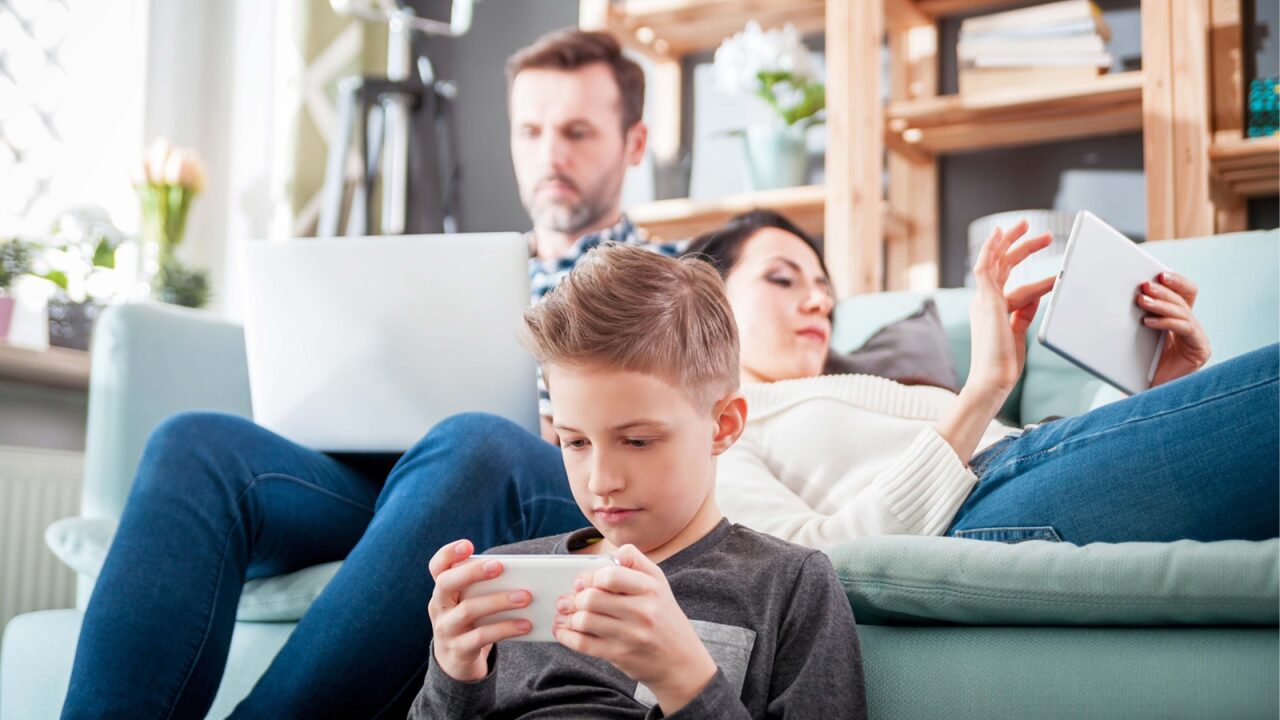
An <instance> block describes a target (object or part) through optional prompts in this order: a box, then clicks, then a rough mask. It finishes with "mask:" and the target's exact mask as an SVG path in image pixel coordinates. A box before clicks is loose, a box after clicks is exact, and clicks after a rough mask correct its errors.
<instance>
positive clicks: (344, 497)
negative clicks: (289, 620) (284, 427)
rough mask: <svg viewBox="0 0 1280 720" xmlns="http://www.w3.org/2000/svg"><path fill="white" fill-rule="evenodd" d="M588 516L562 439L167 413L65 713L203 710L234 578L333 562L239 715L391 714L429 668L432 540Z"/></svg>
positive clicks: (118, 542) (503, 427)
mask: <svg viewBox="0 0 1280 720" xmlns="http://www.w3.org/2000/svg"><path fill="white" fill-rule="evenodd" d="M384 481H385V482H384ZM586 524H587V522H586V520H585V518H583V516H582V513H581V512H580V511H579V510H578V507H577V505H576V504H575V503H574V501H573V498H572V496H571V494H570V492H569V486H568V481H567V479H566V477H565V474H564V467H563V464H562V462H561V459H560V452H559V450H558V448H555V447H554V446H552V445H550V444H548V443H546V442H543V441H542V440H541V439H539V438H537V437H535V436H533V435H531V434H529V433H527V432H525V431H523V430H522V429H520V428H519V427H518V426H516V425H514V424H512V423H509V422H507V421H505V420H502V419H500V418H496V417H493V416H488V415H462V416H458V417H454V418H451V419H449V420H446V421H445V422H443V423H441V424H439V425H437V426H436V427H435V428H434V429H433V430H432V431H431V433H430V434H428V435H427V437H426V438H424V439H423V440H422V441H420V442H419V443H418V444H417V445H416V446H415V447H413V448H412V449H411V450H409V451H408V452H407V453H405V454H404V455H403V456H402V457H400V458H399V459H398V461H397V459H396V458H395V457H394V456H390V457H378V456H356V457H331V456H327V455H324V454H322V453H318V452H315V451H312V450H307V449H305V448H302V447H299V446H298V445H295V444H294V443H291V442H289V441H287V440H285V439H283V438H281V437H279V436H277V435H275V434H273V433H271V432H269V431H267V430H264V429H263V428H261V427H258V426H256V425H254V424H253V423H251V422H249V421H248V420H245V419H243V418H239V417H234V416H230V415H221V414H212V413H187V414H182V415H178V416H175V417H173V418H170V419H169V420H166V421H165V422H164V423H162V424H161V425H160V426H159V427H158V428H157V429H156V430H155V432H154V433H153V434H152V436H151V437H150V439H149V441H148V444H147V447H146V450H145V452H144V454H143V458H142V461H141V464H140V466H139V468H138V474H137V477H136V480H135V482H134V485H133V488H132V490H131V492H130V496H129V500H128V503H127V505H126V506H125V511H124V514H123V516H122V517H121V519H120V527H119V530H118V531H117V533H116V537H115V541H114V543H113V544H112V547H111V551H110V553H109V554H108V556H107V560H106V563H105V565H104V566H103V568H102V573H101V575H100V577H99V578H98V582H97V586H96V588H95V590H94V593H93V596H92V598H91V600H90V602H89V607H88V609H87V611H86V613H85V618H84V625H83V630H82V631H81V635H80V644H79V647H78V649H77V651H76V659H75V667H74V669H73V671H72V675H71V686H70V690H69V693H68V697H67V701H66V704H65V706H64V708H63V717H65V718H81V717H93V718H106V717H110V718H199V717H204V715H205V713H206V712H207V710H208V708H209V706H210V704H211V703H212V702H213V697H214V695H215V693H216V691H217V689H218V684H219V681H220V680H221V678H222V672H223V667H224V665H225V663H226V658H227V652H228V648H229V645H230V641H231V633H232V629H233V627H234V624H235V614H236V606H237V603H238V600H239V597H240V589H241V586H242V585H243V584H244V582H245V581H246V580H251V579H253V578H259V577H266V576H271V575H278V574H281V573H287V572H291V571H294V570H299V569H301V568H304V567H308V566H311V565H315V564H318V563H324V562H330V561H333V560H342V559H343V558H346V562H345V563H344V564H343V566H342V569H341V570H340V571H339V572H338V574H337V575H336V576H335V577H334V578H333V580H332V581H331V582H330V584H329V585H328V587H326V588H325V590H324V592H323V593H322V594H321V595H320V597H318V598H317V599H316V601H315V603H314V604H313V605H312V606H311V608H310V610H308V611H307V613H306V615H305V616H304V617H303V618H302V620H301V621H300V622H299V623H298V626H297V629H296V630H294V632H293V634H292V635H291V636H290V638H289V640H288V642H287V643H286V644H285V646H284V648H283V649H282V650H281V651H280V654H279V655H278V656H277V657H276V658H275V660H274V661H272V663H271V666H270V667H269V668H268V669H267V671H266V673H265V674H264V675H263V676H262V679H261V680H260V681H259V682H258V684H257V685H256V687H255V688H254V689H253V691H252V692H251V693H250V695H249V696H248V697H247V698H246V699H245V700H244V701H243V702H242V703H241V704H240V706H239V707H238V708H237V709H236V713H235V715H236V716H238V717H262V718H304V717H305V718H319V717H351V718H356V717H365V718H369V717H399V718H403V717H404V716H405V715H406V713H407V712H408V706H409V704H410V703H411V702H412V700H413V698H414V696H415V695H417V692H418V690H419V689H420V687H421V684H422V676H423V673H424V672H425V671H426V663H427V658H428V652H429V644H430V640H431V622H430V618H429V617H428V616H427V602H428V600H429V599H430V598H431V591H432V587H433V582H432V580H431V575H430V574H429V573H428V571H427V562H428V561H429V560H430V559H431V556H432V555H433V554H434V553H435V552H436V550H437V549H439V548H440V547H441V546H443V545H445V544H446V543H448V542H449V541H450V540H455V539H458V538H468V539H470V540H472V541H473V542H474V543H475V544H476V546H477V547H478V548H480V549H482V550H483V549H485V548H488V547H492V546H494V545H500V544H504V543H508V542H514V541H517V540H524V539H528V538H534V537H540V536H544V535H552V534H556V533H562V532H568V531H570V530H574V529H577V528H581V527H584V526H585V525H586Z"/></svg>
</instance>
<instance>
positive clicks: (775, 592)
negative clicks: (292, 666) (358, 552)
mask: <svg viewBox="0 0 1280 720" xmlns="http://www.w3.org/2000/svg"><path fill="white" fill-rule="evenodd" d="M599 536H600V535H599V532H597V531H596V530H595V529H594V528H586V529H584V530H579V531H577V532H574V533H570V534H568V535H558V536H553V537H547V538H540V539H537V540H529V541H526V542H521V543H515V544H513V545H507V546H504V547H500V548H493V550H492V551H491V552H494V553H499V552H500V553H509V554H512V553H524V554H544V553H555V554H564V553H568V552H571V551H572V550H573V549H577V548H580V547H582V546H583V545H585V544H586V543H587V542H588V541H589V540H590V539H592V538H598V537H599ZM659 567H661V568H662V571H663V572H664V573H665V574H666V576H667V582H668V583H670V585H671V590H672V592H673V593H674V594H675V597H676V600H677V602H679V603H680V607H681V609H683V610H684V613H685V615H686V616H688V617H689V619H690V620H691V621H693V625H694V627H695V629H696V630H697V632H698V635H699V637H701V638H702V642H703V644H704V645H705V646H706V648H707V650H708V651H709V652H710V653H711V656H712V658H714V659H715V661H716V664H717V665H718V666H719V672H718V673H717V674H716V676H715V678H714V679H712V681H711V683H710V684H709V685H708V686H707V687H706V689H704V690H703V691H702V693H701V694H700V695H698V697H696V698H695V699H694V700H693V702H691V703H689V704H688V705H686V706H685V707H683V708H680V710H679V711H678V712H676V713H674V714H671V715H665V716H664V715H663V713H662V710H661V708H659V707H658V706H657V705H656V704H655V699H654V696H653V694H652V693H651V692H650V691H649V689H648V688H646V687H644V686H643V685H637V683H636V682H635V681H634V680H631V679H630V678H628V677H627V676H626V675H624V674H623V673H622V672H621V671H619V670H618V669H617V668H615V667H613V666H612V665H610V664H609V663H607V662H605V661H603V660H598V659H596V658H592V657H588V656H586V655H582V654H579V653H577V652H574V651H572V650H569V649H568V648H565V647H563V646H561V645H559V644H556V643H523V642H503V643H499V644H498V646H497V647H495V648H494V649H493V651H492V652H491V653H490V656H489V658H490V668H491V670H490V672H489V675H488V676H486V677H485V678H484V679H483V680H479V681H476V682H458V681H456V680H454V679H453V678H450V677H449V676H448V675H446V674H445V673H444V672H443V671H442V670H441V669H440V667H439V666H438V665H437V664H436V662H435V656H434V654H433V655H432V658H431V662H430V665H429V666H428V670H427V676H426V680H425V682H424V684H423V688H422V691H421V692H420V693H419V694H418V697H417V699H416V700H415V701H414V704H413V709H412V711H411V712H410V713H409V717H410V718H517V717H519V718H578V717H581V718H588V717H589V718H660V717H671V718H676V717H679V718H765V717H769V718H783V717H786V718H823V719H826V718H836V717H839V718H866V702H865V695H864V691H863V684H862V663H861V656H860V655H859V651H858V638H857V635H856V634H855V632H854V622H853V612H852V611H851V610H850V608H849V601H848V600H847V599H846V598H845V594H844V591H843V590H842V589H841V587H840V583H839V581H838V580H837V579H836V574H835V570H834V569H833V568H832V567H831V561H830V560H828V559H827V556H826V555H824V554H823V553H822V552H820V551H817V550H812V549H809V548H803V547H800V546H798V545H793V544H791V543H788V542H784V541H782V540H778V539H776V538H773V537H771V536H768V535H763V534H760V533H757V532H755V531H753V530H750V529H748V528H745V527H742V526H740V525H730V524H729V523H728V521H721V522H720V524H719V525H718V526H717V527H716V528H715V529H714V530H712V531H711V532H710V533H708V534H707V536H706V537H704V538H702V539H701V540H699V541H698V542H696V543H694V544H693V545H691V546H689V547H688V548H685V549H684V550H682V551H680V552H679V553H677V554H675V555H673V556H672V557H670V558H667V559H666V560H665V561H663V562H662V563H660V564H659Z"/></svg>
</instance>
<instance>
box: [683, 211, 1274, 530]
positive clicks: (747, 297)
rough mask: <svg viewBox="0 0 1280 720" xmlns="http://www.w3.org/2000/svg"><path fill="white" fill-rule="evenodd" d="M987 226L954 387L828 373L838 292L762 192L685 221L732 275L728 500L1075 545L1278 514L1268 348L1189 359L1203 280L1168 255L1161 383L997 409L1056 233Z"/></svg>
mask: <svg viewBox="0 0 1280 720" xmlns="http://www.w3.org/2000/svg"><path fill="white" fill-rule="evenodd" d="M1025 232H1026V225H1025V224H1019V225H1018V226H1015V227H1014V228H1013V229H1012V230H1010V231H1009V232H1007V233H1006V232H1001V231H1000V230H996V232H995V233H993V235H992V236H991V238H989V239H988V240H987V242H986V243H985V244H984V245H983V247H982V250H981V252H980V254H979V258H978V260H977V263H976V264H975V267H974V275H975V279H976V281H977V289H976V292H975V294H974V298H973V303H972V306H971V311H970V321H971V326H972V327H971V335H972V363H971V368H972V369H971V370H970V374H969V378H968V380H967V382H966V383H965V385H964V387H963V388H962V389H961V391H960V393H959V394H958V395H956V394H953V393H951V392H950V391H947V390H944V389H941V388H935V387H908V386H905V385H900V384H898V383H895V382H893V381H891V380H886V379H883V378H874V377H869V376H854V375H842V376H824V377H819V373H820V372H821V371H822V367H823V364H824V361H825V360H826V357H827V352H828V347H829V339H830V336H831V328H832V319H831V315H832V308H833V304H834V300H833V296H832V292H831V285H830V282H829V281H828V279H827V272H826V268H825V267H824V266H823V263H822V259H821V256H820V254H819V253H818V251H817V249H816V247H815V245H814V243H813V241H811V240H810V239H809V238H807V237H806V236H805V235H804V233H803V232H802V231H801V230H800V229H799V228H797V227H795V226H794V225H793V224H791V223H790V222H789V221H787V220H786V219H785V218H783V217H782V216H780V215H778V214H776V213H772V212H766V211H756V212H752V213H748V214H746V215H742V216H739V217H737V218H734V219H733V220H731V221H730V223H729V224H728V226H727V227H726V228H724V229H722V230H720V231H718V232H715V233H711V234H709V235H707V236H704V237H702V238H699V239H698V240H696V241H695V242H694V243H693V245H692V246H691V248H690V252H696V253H700V254H701V255H703V256H704V257H705V258H706V259H707V260H708V261H710V262H711V263H713V264H714V265H716V267H717V268H718V269H719V270H720V271H721V273H722V275H724V276H725V286H726V291H727V293H728V296H729V301H730V304H731V305H732V306H733V309H734V314H735V317H736V319H737V321H738V326H739V335H740V338H741V343H742V351H741V367H740V372H741V376H742V381H743V392H744V393H745V395H746V396H747V406H748V408H749V411H748V417H749V419H748V427H747V430H746V432H745V433H744V434H743V436H742V439H741V441H739V443H738V444H737V445H735V446H734V447H733V448H732V449H731V450H729V451H728V452H727V453H725V454H724V455H723V456H722V457H721V459H720V462H719V466H718V467H719V480H718V485H719V487H718V489H717V493H716V494H717V498H718V500H719V502H720V503H721V506H722V508H723V510H724V512H725V515H726V516H728V517H729V518H731V519H733V520H735V521H737V522H741V523H743V524H745V525H748V526H750V527H753V528H755V529H757V530H760V531H764V532H768V533H771V534H773V535H777V536H779V537H782V538H784V539H787V540H791V541H793V542H798V543H802V544H806V545H810V546H815V547H829V546H831V545H834V544H836V543H840V542H844V541H847V540H852V539H854V538H857V537H862V536H867V535H880V534H923V535H941V534H944V533H945V534H949V535H954V536H957V537H970V538H979V539H988V540H1002V541H1006V542H1017V541H1020V540H1028V539H1050V540H1065V541H1067V542H1072V543H1076V544H1084V543H1090V542H1121V541H1170V540H1177V539H1184V538H1187V539H1195V540H1206V541H1207V540H1220V539H1229V538H1238V539H1263V538H1269V537H1274V536H1276V535H1277V533H1278V527H1277V515H1278V512H1277V508H1278V506H1280V501H1278V499H1277V481H1276V479H1277V474H1278V467H1277V422H1278V419H1277V404H1278V403H1277V350H1276V348H1275V347H1274V346H1273V347H1270V348H1264V349H1262V350H1258V351H1255V352H1253V353H1249V354H1247V355H1244V356H1242V357H1239V358H1235V359H1233V360H1230V361H1227V362H1224V363H1222V364H1220V365H1217V366H1216V367H1213V368H1209V369H1205V370H1199V368H1201V367H1202V366H1203V365H1204V364H1205V362H1206V361H1207V360H1208V358H1209V342H1208V339H1207V337H1206V336H1205V333H1204V330H1203V329H1202V328H1201V326H1200V323H1199V322H1198V321H1197V320H1196V319H1195V316H1194V315H1193V314H1192V311H1191V306H1192V304H1193V303H1194V301H1195V296H1196V288H1195V286H1194V285H1193V284H1192V283H1191V282H1190V281H1189V280H1187V279H1185V278H1182V277H1180V276H1177V275H1174V274H1173V273H1164V274H1162V275H1161V277H1160V278H1159V279H1158V280H1156V281H1154V282H1151V283H1148V284H1146V285H1144V286H1143V287H1142V288H1141V290H1140V292H1139V294H1138V296H1137V302H1138V303H1139V305H1140V306H1142V307H1143V308H1144V309H1145V310H1146V311H1147V312H1148V315H1147V317H1146V318H1145V320H1144V322H1145V323H1146V324H1147V326H1148V327H1152V328H1156V329H1159V330H1161V331H1164V332H1166V333H1167V334H1168V335H1167V338H1166V342H1165V347H1164V351H1163V353H1162V355H1161V358H1160V360H1159V365H1158V368H1157V372H1156V375H1155V380H1154V383H1153V385H1154V387H1153V388H1152V389H1151V390H1149V391H1147V392H1144V393H1141V394H1139V395H1136V396H1133V397H1130V398H1127V399H1125V400H1122V401H1119V402H1116V403H1113V404H1110V405H1107V406H1104V407H1101V408H1098V409H1096V410H1093V411H1090V412H1088V413H1085V414H1083V415H1080V416H1077V417H1073V418H1068V419H1060V420H1055V421H1052V422H1048V423H1045V424H1042V425H1038V426H1031V427H1028V428H1025V429H1018V428H1013V427H1009V426H1006V425H1003V424H1001V423H999V422H997V421H995V416H996V413H997V411H998V410H999V408H1000V407H1001V405H1003V404H1004V401H1005V399H1006V398H1007V397H1008V395H1009V393H1010V391H1011V390H1012V389H1013V387H1014V385H1015V384H1016V383H1017V381H1018V378H1019V376H1020V375H1021V374H1022V369H1023V365H1024V363H1025V359H1026V358H1025V353H1026V341H1025V339H1026V332H1027V328H1028V326H1029V325H1030V323H1031V322H1032V320H1033V319H1034V318H1035V314H1036V309H1037V307H1038V306H1039V302H1040V299H1041V298H1042V297H1043V296H1044V295H1045V293H1047V292H1048V291H1049V290H1050V289H1052V287H1053V280H1054V279H1053V278H1046V279H1045V280H1042V281H1039V282H1035V283H1031V284H1029V285H1026V286H1023V287H1020V288H1016V289H1013V290H1010V291H1009V292H1007V293H1006V292H1004V290H1003V288H1004V285H1005V281H1006V280H1007V279H1008V277H1009V272H1010V270H1012V268H1013V267H1014V266H1016V265H1017V264H1018V263H1020V262H1022V261H1023V260H1025V259H1026V258H1027V257H1028V256H1029V255H1031V254H1032V253H1034V252H1036V251H1037V250H1040V249H1043V248H1044V247H1047V246H1048V245H1049V243H1050V242H1051V238H1050V236H1048V235H1042V236H1039V237H1035V238H1031V239H1028V240H1023V241H1022V242H1020V243H1019V242H1018V241H1019V239H1020V238H1021V236H1022V235H1023V234H1024V233H1025Z"/></svg>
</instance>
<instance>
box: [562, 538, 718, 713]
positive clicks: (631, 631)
mask: <svg viewBox="0 0 1280 720" xmlns="http://www.w3.org/2000/svg"><path fill="white" fill-rule="evenodd" d="M614 557H616V558H617V559H618V562H619V563H620V564H619V565H617V566H613V567H607V568H604V569H602V570H597V571H595V572H594V573H591V574H589V575H586V576H583V577H581V578H578V579H577V580H576V581H575V582H574V593H573V594H572V595H569V596H566V597H562V598H560V601H559V603H558V609H559V611H560V613H559V615H557V616H556V626H555V636H556V640H558V641H559V642H560V644H561V645H564V646H565V647H567V648H570V649H572V650H577V651H578V652H580V653H583V654H585V655H590V656H592V657H597V658H600V659H601V660H605V661H607V662H609V663H610V664H612V665H613V666H614V667H616V668H618V669H619V670H621V671H622V672H623V673H625V674H626V675H627V677H629V678H631V679H632V680H635V681H636V682H640V683H644V684H645V685H647V686H648V687H649V689H650V690H652V691H653V694H654V697H656V698H657V699H658V705H659V707H661V708H662V712H663V713H664V714H666V715H670V714H671V713H673V712H675V711H676V710H678V709H680V708H682V707H684V706H685V705H687V704H688V703H689V702H690V701H691V700H693V699H694V698H695V697H697V696H698V693H700V692H702V690H703V688H705V687H706V686H707V684H708V683H709V682H711V679H712V678H713V677H715V674H716V663H715V661H714V660H712V659H711V654H710V653H709V652H707V648H706V647H705V646H704V645H703V644H702V640H701V639H700V638H699V637H698V634H697V633H696V632H695V631H694V629H693V624H692V623H690V622H689V618H687V617H685V614H684V612H683V611H682V610H681V609H680V605H679V604H678V603H677V602H676V599H675V596H674V595H672V593H671V586H670V585H668V584H667V578H666V576H665V575H663V574H662V569H661V568H659V567H658V566H657V565H655V564H654V563H653V561H651V560H649V558H647V557H645V556H644V554H643V553H641V552H640V551H639V550H637V549H636V548H635V546H634V545H623V546H622V547H621V548H618V551H617V552H616V553H614Z"/></svg>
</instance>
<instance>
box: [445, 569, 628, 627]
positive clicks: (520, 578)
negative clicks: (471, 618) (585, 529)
mask: <svg viewBox="0 0 1280 720" xmlns="http://www.w3.org/2000/svg"><path fill="white" fill-rule="evenodd" d="M490 560H497V561H499V562H501V563H502V574H500V575H498V577H495V578H491V579H489V580H482V581H480V582H478V583H475V584H474V585H471V586H470V587H468V588H467V589H466V590H464V591H463V592H462V599H463V600H466V599H468V598H473V597H479V596H481V595H490V594H492V593H497V592H513V591H516V590H528V591H529V594H530V595H532V596H533V601H532V602H531V603H529V605H527V606H525V607H522V608H519V609H516V610H506V611H503V612H500V613H495V614H493V615H490V616H489V617H487V618H485V619H483V620H481V621H480V624H481V625H490V624H492V623H496V622H501V621H503V620H517V619H524V620H528V621H529V622H531V623H533V629H532V630H530V631H529V632H528V633H527V634H525V635H521V636H519V637H514V638H509V639H510V640H519V641H523V642H555V641H556V639H555V636H554V635H552V634H551V629H552V623H554V622H555V619H556V601H557V600H558V599H559V598H560V596H561V595H568V594H569V593H571V592H573V580H574V578H576V577H578V576H579V575H582V574H583V573H588V572H592V571H595V570H599V569H601V568H605V567H608V566H610V565H617V564H618V561H617V560H615V559H614V558H613V557H612V556H610V555H476V556H474V557H471V558H467V559H466V560H464V561H462V562H461V563H459V564H458V567H461V566H463V565H468V564H470V563H476V562H488V561H490Z"/></svg>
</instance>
